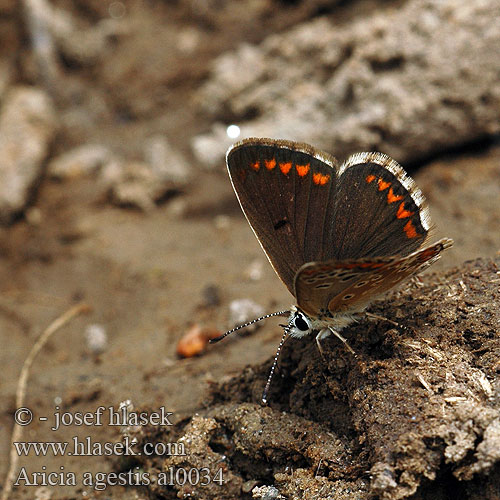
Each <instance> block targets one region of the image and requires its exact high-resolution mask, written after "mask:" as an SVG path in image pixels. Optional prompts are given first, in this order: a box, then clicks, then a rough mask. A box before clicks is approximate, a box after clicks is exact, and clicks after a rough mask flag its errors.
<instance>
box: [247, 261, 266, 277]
mask: <svg viewBox="0 0 500 500" xmlns="http://www.w3.org/2000/svg"><path fill="white" fill-rule="evenodd" d="M263 272H264V265H263V262H262V260H261V259H255V260H253V261H252V262H251V263H250V265H249V266H248V267H247V268H246V269H245V277H246V278H248V279H250V280H252V281H259V280H260V279H262V273H263Z"/></svg>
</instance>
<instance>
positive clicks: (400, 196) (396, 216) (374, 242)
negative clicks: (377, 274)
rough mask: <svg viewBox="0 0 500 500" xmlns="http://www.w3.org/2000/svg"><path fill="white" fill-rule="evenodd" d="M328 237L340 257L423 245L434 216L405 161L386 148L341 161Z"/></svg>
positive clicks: (407, 250) (384, 253)
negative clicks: (391, 155)
mask: <svg viewBox="0 0 500 500" xmlns="http://www.w3.org/2000/svg"><path fill="white" fill-rule="evenodd" d="M340 172H341V173H340V176H339V181H338V184H337V193H336V201H337V203H336V205H335V211H334V213H333V214H332V216H331V217H332V224H331V225H330V226H329V228H328V229H329V233H328V239H329V240H330V241H332V242H337V243H336V248H335V252H336V253H335V254H334V255H331V256H330V258H335V259H338V260H344V259H353V258H365V257H380V256H388V255H399V256H404V255H408V254H410V253H411V252H414V251H415V250H417V249H418V248H420V247H421V246H422V244H423V243H424V241H425V239H426V237H427V233H428V229H429V216H428V213H427V207H426V204H425V200H424V197H423V195H422V193H421V192H420V190H419V189H418V187H417V186H416V185H415V183H414V182H413V180H412V179H411V178H410V177H408V176H407V175H406V173H405V171H404V170H403V169H402V167H401V166H400V165H399V164H398V163H397V162H395V161H394V160H392V159H391V158H389V157H388V156H386V155H383V154H381V153H358V154H356V155H353V156H351V157H350V158H349V159H348V160H347V161H346V162H345V163H344V164H343V165H342V167H341V171H340Z"/></svg>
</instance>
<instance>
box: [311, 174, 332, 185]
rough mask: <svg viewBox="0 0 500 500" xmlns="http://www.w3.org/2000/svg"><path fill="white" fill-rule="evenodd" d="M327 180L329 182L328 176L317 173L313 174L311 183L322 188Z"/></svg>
mask: <svg viewBox="0 0 500 500" xmlns="http://www.w3.org/2000/svg"><path fill="white" fill-rule="evenodd" d="M329 180H330V176H329V175H323V174H320V173H319V172H316V173H315V174H313V182H314V184H317V185H318V186H324V185H325V184H326V183H327V182H328V181H329Z"/></svg>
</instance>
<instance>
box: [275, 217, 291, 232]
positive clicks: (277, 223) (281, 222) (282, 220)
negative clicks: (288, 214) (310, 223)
mask: <svg viewBox="0 0 500 500" xmlns="http://www.w3.org/2000/svg"><path fill="white" fill-rule="evenodd" d="M287 224H290V223H289V222H288V221H287V220H286V219H281V220H280V221H279V222H276V224H275V225H274V230H275V231H277V230H278V229H281V228H282V227H283V226H286V225H287Z"/></svg>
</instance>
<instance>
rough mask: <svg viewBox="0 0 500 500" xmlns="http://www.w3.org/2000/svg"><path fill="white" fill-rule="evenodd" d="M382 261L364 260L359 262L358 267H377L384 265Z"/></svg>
mask: <svg viewBox="0 0 500 500" xmlns="http://www.w3.org/2000/svg"><path fill="white" fill-rule="evenodd" d="M384 265H385V263H384V262H364V263H363V264H360V265H359V267H366V268H369V269H377V268H379V267H382V266H384Z"/></svg>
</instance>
